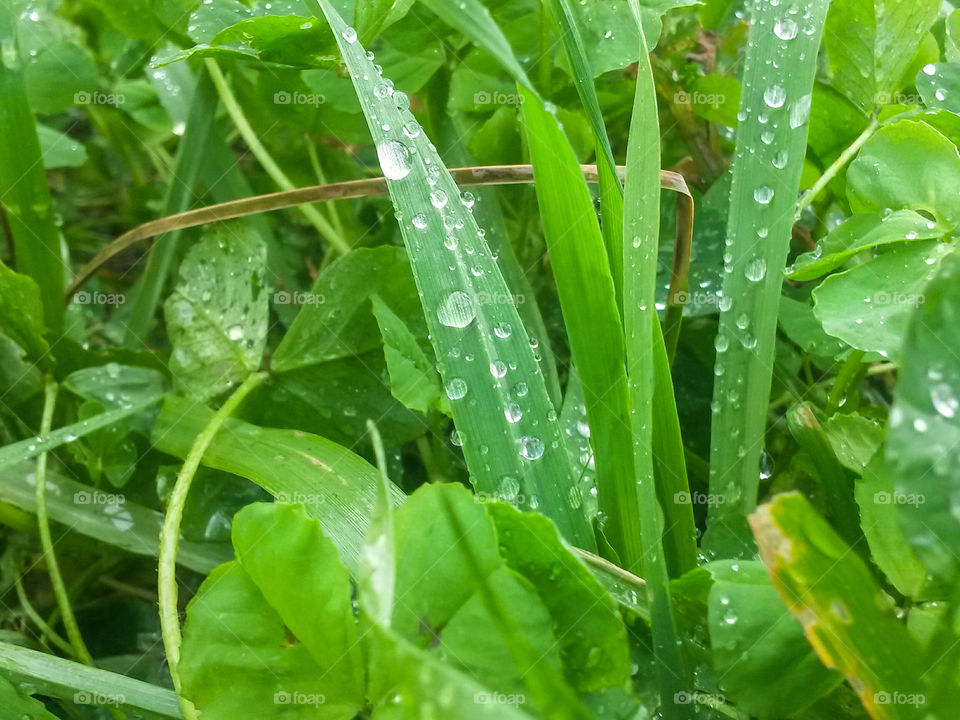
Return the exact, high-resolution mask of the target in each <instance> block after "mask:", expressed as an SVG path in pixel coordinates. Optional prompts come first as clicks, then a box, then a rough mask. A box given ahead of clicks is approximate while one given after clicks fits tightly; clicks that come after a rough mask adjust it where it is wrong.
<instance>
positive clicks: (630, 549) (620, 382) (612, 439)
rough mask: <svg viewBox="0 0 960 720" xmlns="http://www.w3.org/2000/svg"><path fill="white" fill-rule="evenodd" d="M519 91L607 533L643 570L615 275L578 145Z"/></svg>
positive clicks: (630, 563)
mask: <svg viewBox="0 0 960 720" xmlns="http://www.w3.org/2000/svg"><path fill="white" fill-rule="evenodd" d="M521 92H522V93H523V95H522V97H523V98H524V102H523V119H524V124H525V125H526V130H527V142H528V144H529V147H530V158H531V160H532V161H533V170H534V174H535V176H536V180H537V182H536V189H537V199H538V201H539V203H540V215H541V217H542V219H543V234H544V237H545V239H546V243H547V251H548V252H549V254H550V264H551V267H552V268H553V273H554V276H555V277H556V281H557V290H558V291H559V294H560V307H561V309H562V310H563V319H564V323H565V325H566V328H567V337H568V338H569V341H570V350H571V353H572V355H573V362H574V365H575V366H576V368H577V375H578V376H579V378H580V385H581V387H582V389H583V401H584V404H585V405H586V408H587V419H588V420H589V423H590V436H591V441H592V444H593V451H594V456H595V459H596V465H597V477H598V488H597V491H598V496H599V500H600V512H601V513H603V519H602V520H601V525H602V530H603V533H604V535H605V537H606V538H607V541H608V542H609V543H610V544H611V545H612V546H613V549H614V550H615V551H616V553H617V555H618V556H619V560H620V563H621V564H622V566H623V567H624V568H626V569H627V570H631V571H638V570H639V569H640V566H641V556H642V554H643V552H642V549H641V546H640V523H639V518H638V514H637V501H636V492H635V489H634V482H633V458H632V454H631V451H630V446H631V437H630V408H629V404H628V398H627V375H626V360H625V358H626V355H625V350H624V346H623V329H622V327H621V325H620V314H619V311H618V309H617V299H616V291H615V289H614V285H613V277H612V276H611V274H610V265H609V264H608V262H607V254H606V251H605V249H604V244H603V237H602V236H601V234H600V226H599V225H598V224H597V216H596V212H595V211H594V209H593V202H592V200H591V198H590V192H589V190H588V189H587V185H586V183H585V182H584V180H583V173H581V172H580V166H579V165H577V160H576V156H575V155H574V153H573V148H571V146H570V143H569V142H568V140H567V138H566V136H565V135H564V134H563V131H562V130H561V129H560V126H559V124H558V123H557V119H556V118H555V117H554V116H553V115H551V114H550V113H549V112H547V110H546V109H544V106H543V104H542V103H541V102H540V101H539V100H538V99H537V98H536V97H535V96H534V95H533V94H532V93H529V92H527V91H526V90H525V89H524V88H521ZM659 182H660V180H659V177H658V178H657V184H658V186H659Z"/></svg>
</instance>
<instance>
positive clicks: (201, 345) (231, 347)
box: [164, 224, 269, 399]
mask: <svg viewBox="0 0 960 720" xmlns="http://www.w3.org/2000/svg"><path fill="white" fill-rule="evenodd" d="M265 261H266V248H265V247H264V245H263V242H262V241H261V240H260V238H259V237H258V236H257V235H256V234H254V233H253V231H252V230H250V229H249V227H248V226H246V225H244V224H234V225H227V226H224V227H222V228H219V229H217V230H214V231H212V232H210V233H208V234H207V235H206V236H205V237H204V238H203V239H202V240H201V241H200V242H199V243H197V244H196V245H194V246H193V247H192V248H190V251H189V252H188V253H187V256H186V258H184V261H183V263H182V264H181V266H180V280H179V282H178V283H177V287H176V290H174V292H173V294H172V295H170V297H169V298H167V301H166V303H165V305H164V313H165V316H166V320H167V332H168V333H169V335H170V342H171V344H172V345H173V354H172V356H171V360H170V372H171V374H172V375H173V377H174V380H175V382H176V383H177V385H178V387H179V389H180V390H181V391H184V392H187V393H189V394H191V395H193V396H195V397H197V398H201V399H202V398H207V397H211V396H213V395H218V394H220V393H221V392H223V391H225V390H227V389H228V388H230V387H231V386H232V385H233V384H234V383H236V382H238V381H240V380H242V379H243V378H244V377H246V376H247V375H249V374H250V373H251V372H254V371H255V370H257V368H258V367H259V366H260V358H261V355H263V348H264V346H265V344H266V335H267V320H268V317H267V315H268V312H269V311H268V308H267V289H266V286H265V284H264V264H265Z"/></svg>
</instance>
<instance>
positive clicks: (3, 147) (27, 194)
mask: <svg viewBox="0 0 960 720" xmlns="http://www.w3.org/2000/svg"><path fill="white" fill-rule="evenodd" d="M0 98H2V101H0V138H3V139H2V141H0V215H5V216H6V222H7V224H8V225H9V228H10V233H11V235H12V236H13V238H12V239H13V248H14V253H15V254H16V261H17V262H16V267H17V270H18V271H20V272H21V273H23V274H24V275H29V276H30V277H31V278H33V280H34V281H35V282H36V283H37V285H38V286H39V287H40V297H41V299H42V300H43V317H44V322H45V323H46V326H47V328H48V329H49V330H50V331H51V332H53V333H58V332H59V330H60V327H61V325H62V323H63V285H64V269H63V262H62V261H61V259H60V231H59V230H58V229H57V225H56V220H55V216H54V211H53V203H52V201H51V199H50V189H49V188H48V187H47V176H46V173H45V171H44V167H43V157H42V154H41V152H40V140H39V139H38V138H37V126H36V124H35V123H34V120H33V113H32V112H31V110H30V105H29V103H28V102H27V88H26V84H25V82H24V69H23V64H22V62H21V59H20V48H19V45H18V43H17V16H16V14H15V13H14V8H13V6H12V5H11V4H10V3H7V2H5V3H3V4H0Z"/></svg>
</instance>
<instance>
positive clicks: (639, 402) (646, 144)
mask: <svg viewBox="0 0 960 720" xmlns="http://www.w3.org/2000/svg"><path fill="white" fill-rule="evenodd" d="M633 10H634V13H635V15H636V20H637V26H638V28H639V30H640V32H639V36H640V61H639V65H638V69H637V70H638V72H637V91H636V95H635V97H634V105H633V116H632V118H631V121H630V135H629V144H628V147H627V176H626V182H625V185H624V221H623V230H624V242H623V268H624V278H623V321H624V330H625V337H626V359H627V372H628V375H629V404H630V405H629V406H630V421H631V430H632V435H633V443H632V446H633V463H634V472H635V484H634V483H631V484H629V485H628V487H629V488H630V491H631V494H632V495H633V497H632V503H634V505H635V506H636V507H638V508H639V513H638V519H639V523H640V529H641V533H642V538H643V573H644V579H645V580H646V581H647V598H648V600H649V604H650V616H651V617H650V620H651V631H652V634H653V645H654V655H655V657H656V658H657V660H658V662H657V680H658V685H659V689H660V705H661V712H662V713H663V716H664V717H665V718H667V719H668V720H673V719H675V718H687V717H691V716H692V708H691V707H690V706H689V705H682V704H678V703H677V702H676V698H677V697H678V694H679V693H682V692H684V691H686V690H689V689H691V685H692V682H691V679H690V678H689V677H688V673H687V670H686V668H685V667H684V662H683V660H682V658H681V657H680V648H679V646H678V642H677V641H678V638H677V631H676V626H675V622H674V618H673V608H672V604H671V598H670V576H669V571H668V568H667V563H666V558H665V557H664V545H663V531H664V524H663V519H662V516H661V511H660V503H659V501H658V499H657V483H656V478H655V474H654V468H655V462H654V452H653V449H654V442H653V437H654V427H653V426H654V395H655V392H656V390H655V388H656V384H657V382H661V383H662V382H664V378H663V377H662V376H661V377H659V378H658V377H657V375H656V373H657V370H658V365H659V369H660V370H661V371H663V369H664V365H665V363H664V360H665V358H666V351H665V349H664V348H663V339H662V337H659V338H658V339H659V343H657V344H656V345H655V343H654V338H655V334H654V333H657V334H659V319H658V318H657V310H656V297H655V296H656V282H657V253H658V245H659V238H660V180H659V174H660V152H659V148H660V124H659V120H658V118H657V102H656V91H655V88H654V85H653V70H652V68H651V66H650V59H649V53H648V51H647V47H646V39H645V38H644V33H643V29H642V27H641V25H640V9H639V6H638V5H637V3H636V0H633ZM657 356H659V357H660V360H661V361H660V362H659V363H658V362H657V361H656V357H657ZM666 382H667V383H668V384H669V372H668V373H667V378H666ZM671 396H672V388H671ZM673 415H674V416H676V410H675V409H674V412H673ZM680 451H681V453H682V448H681V450H680ZM671 507H672V508H675V509H676V508H682V505H681V504H680V503H678V502H676V501H675V500H674V502H673V503H672V505H670V504H665V505H664V508H665V509H666V508H671ZM687 510H688V512H689V507H688V508H687ZM690 519H691V520H692V516H691V518H690Z"/></svg>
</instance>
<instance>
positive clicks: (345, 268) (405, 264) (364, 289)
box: [270, 246, 426, 374]
mask: <svg viewBox="0 0 960 720" xmlns="http://www.w3.org/2000/svg"><path fill="white" fill-rule="evenodd" d="M374 294H376V295H379V296H380V298H381V300H383V301H384V302H385V303H386V304H387V305H389V307H390V308H391V310H392V311H393V312H394V313H395V314H396V315H398V316H399V319H400V320H401V321H402V322H403V323H404V324H406V325H407V326H408V327H411V328H414V329H415V331H416V334H417V335H418V336H424V335H425V334H426V331H425V329H424V327H423V320H422V317H423V310H422V309H421V307H420V301H419V298H418V297H417V289H416V285H415V284H414V282H413V275H412V274H411V273H410V263H409V261H408V260H407V256H406V253H405V252H404V250H403V248H398V247H392V246H383V247H377V248H359V249H357V250H354V251H353V252H351V253H350V254H349V255H345V256H343V257H341V258H338V259H337V260H336V261H334V262H333V263H332V264H330V266H329V267H327V268H326V269H324V271H323V272H322V273H320V275H319V276H318V277H317V280H316V282H315V283H314V284H313V286H312V287H311V288H310V291H309V292H307V293H290V292H287V291H284V290H281V291H279V292H277V293H276V294H275V295H274V297H273V303H274V305H291V304H292V305H298V306H299V307H300V311H299V312H298V313H297V317H296V319H295V320H294V321H293V325H291V326H290V328H289V330H287V333H286V334H285V335H284V336H283V340H282V341H281V342H280V345H279V346H277V349H276V352H275V353H274V354H273V358H272V359H271V363H270V364H271V367H272V369H273V371H274V372H276V373H280V374H282V373H285V372H287V371H290V370H295V369H298V368H303V367H305V366H308V365H317V364H319V363H323V362H326V361H329V360H335V359H337V358H344V357H352V356H354V355H359V354H361V353H363V352H366V351H368V350H373V349H375V348H377V347H379V345H380V343H381V338H380V333H379V332H378V329H377V321H376V319H375V318H374V316H373V314H372V313H371V310H370V302H369V300H370V297H371V296H372V295H374Z"/></svg>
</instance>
